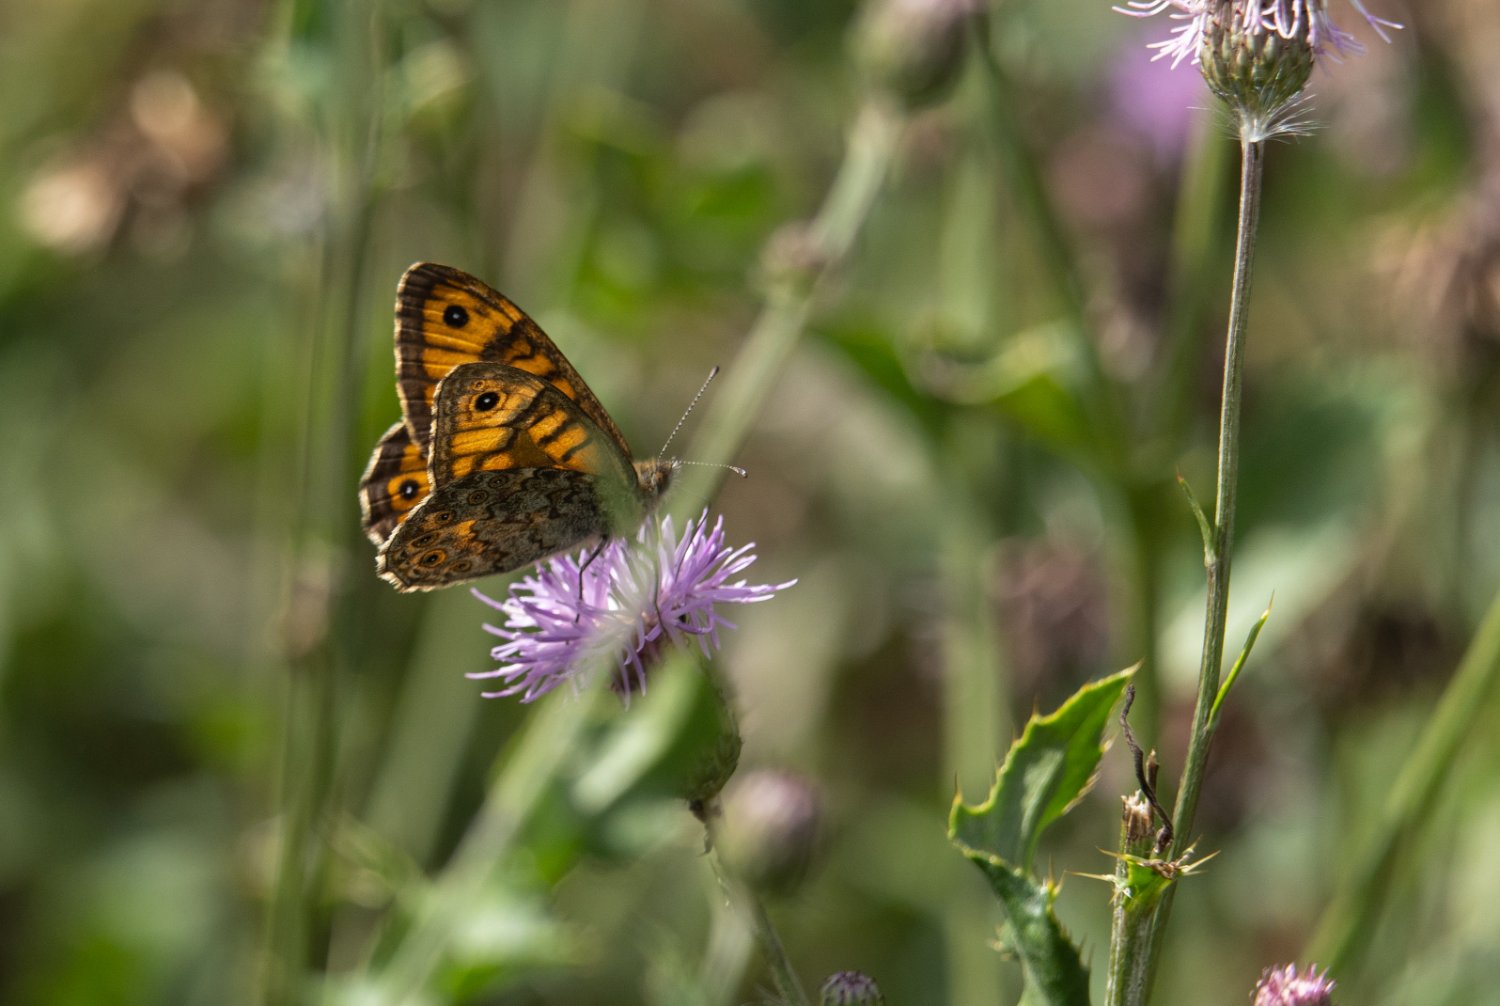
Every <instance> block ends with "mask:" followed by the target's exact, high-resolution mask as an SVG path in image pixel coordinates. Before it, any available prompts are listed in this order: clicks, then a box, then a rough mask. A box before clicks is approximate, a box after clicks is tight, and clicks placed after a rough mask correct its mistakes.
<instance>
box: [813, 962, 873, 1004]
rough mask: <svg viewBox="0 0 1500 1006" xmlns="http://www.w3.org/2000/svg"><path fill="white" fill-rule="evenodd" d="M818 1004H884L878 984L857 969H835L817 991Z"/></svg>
mask: <svg viewBox="0 0 1500 1006" xmlns="http://www.w3.org/2000/svg"><path fill="white" fill-rule="evenodd" d="M818 1002H819V1004H820V1006H885V996H883V995H881V994H880V986H879V985H876V984H875V982H874V980H873V979H871V978H870V977H868V976H867V975H862V974H860V973H859V972H858V971H835V972H834V973H833V974H831V975H829V976H828V980H827V981H826V982H824V983H823V988H822V991H820V992H819V993H818Z"/></svg>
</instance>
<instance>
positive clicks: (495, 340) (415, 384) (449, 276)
mask: <svg viewBox="0 0 1500 1006" xmlns="http://www.w3.org/2000/svg"><path fill="white" fill-rule="evenodd" d="M479 361H485V362H489V363H501V364H505V365H506V366H510V367H514V368H516V369H517V370H522V371H525V372H526V373H528V374H532V375H534V376H536V377H538V378H540V379H541V380H543V381H545V382H546V383H547V384H550V385H552V386H553V387H554V388H556V389H557V390H558V391H560V392H562V394H563V395H565V396H566V397H567V398H569V399H570V400H572V401H573V402H575V403H577V405H578V407H579V408H580V409H582V410H583V414H584V415H586V416H588V417H589V419H590V420H592V421H593V423H594V425H595V426H597V427H599V428H600V429H601V430H603V431H604V432H605V433H606V434H607V435H608V436H609V437H610V438H611V439H612V440H614V442H615V443H616V444H617V445H618V446H619V448H620V450H621V452H622V453H624V454H626V455H627V456H628V455H629V453H630V448H629V447H628V446H627V445H626V443H625V438H624V436H623V435H622V434H621V433H620V429H619V427H617V426H616V425H615V422H614V420H613V419H611V418H610V416H609V413H608V412H606V411H605V410H604V406H603V405H601V404H599V400H598V399H597V398H595V397H594V393H593V392H592V391H590V390H589V386H588V385H587V384H585V383H584V381H583V378H582V377H580V376H579V375H578V371H576V370H574V369H573V365H572V364H570V363H569V362H568V360H567V358H566V357H564V356H563V354H562V353H561V352H560V351H559V350H558V348H557V347H556V346H555V345H553V343H552V340H551V339H549V338H548V337H547V334H546V333H545V332H543V331H542V330H541V327H540V326H538V325H537V323H536V322H534V321H532V320H531V319H530V318H529V317H527V315H526V313H525V312H524V311H522V310H521V309H520V308H518V307H517V306H516V305H515V304H514V303H512V302H511V301H510V299H509V298H507V297H506V296H505V295H503V294H501V293H500V292H498V291H496V290H494V289H492V288H491V287H490V286H489V285H488V284H486V283H484V282H483V281H482V280H479V279H476V278H475V277H473V276H470V275H469V274H468V273H466V272H463V271H461V270H459V269H454V268H452V267H451V266H445V265H437V264H436V263H433V262H419V263H417V264H416V265H414V266H412V267H411V268H409V269H407V270H406V273H405V275H403V276H402V277H401V282H400V284H399V285H398V286H397V288H396V391H397V394H398V395H399V396H400V398H401V409H402V412H403V413H404V415H405V417H406V425H407V429H408V430H410V431H411V435H412V438H413V439H414V440H415V441H416V442H417V443H418V444H419V445H420V446H421V448H422V450H424V451H428V450H430V445H431V440H432V419H433V413H434V411H435V407H434V401H435V398H436V395H437V386H438V384H439V383H440V382H441V381H442V380H443V378H444V377H446V376H447V375H448V374H450V373H451V372H452V371H453V370H454V369H455V368H457V367H459V366H462V365H463V364H465V363H475V362H479Z"/></svg>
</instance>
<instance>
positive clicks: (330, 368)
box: [259, 5, 384, 1004]
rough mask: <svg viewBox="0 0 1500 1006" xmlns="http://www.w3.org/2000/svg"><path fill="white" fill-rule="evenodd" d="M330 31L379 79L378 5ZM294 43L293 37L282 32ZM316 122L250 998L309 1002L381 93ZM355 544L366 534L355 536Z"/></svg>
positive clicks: (347, 71) (331, 106)
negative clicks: (266, 846) (257, 972)
mask: <svg viewBox="0 0 1500 1006" xmlns="http://www.w3.org/2000/svg"><path fill="white" fill-rule="evenodd" d="M338 11H339V13H338V18H339V20H338V21H337V28H338V30H337V31H336V32H335V33H334V35H333V38H334V41H332V42H330V43H328V44H329V45H330V47H331V49H332V53H333V57H334V58H335V59H336V60H337V61H338V65H339V70H340V72H339V74H338V78H339V79H341V80H347V81H368V80H372V79H373V80H379V79H381V74H379V73H378V72H376V70H375V68H376V67H377V66H378V65H379V62H380V53H381V52H382V51H383V45H382V41H381V30H382V26H383V23H384V22H383V21H382V16H381V12H380V10H379V8H378V7H375V8H365V7H361V6H359V5H341V6H340V7H339V8H338ZM285 44H287V45H288V46H290V45H291V44H292V43H291V41H290V40H287V41H286V43H285ZM325 107H326V108H327V109H328V117H327V119H326V120H323V121H322V122H320V127H321V128H322V129H323V130H324V132H325V135H328V136H329V137H331V140H330V141H329V149H328V150H327V151H326V153H327V156H328V161H329V164H330V170H329V172H328V174H327V176H326V177H325V179H324V184H325V186H326V191H327V194H328V197H329V200H330V203H331V212H330V218H331V221H332V222H331V224H330V225H329V227H328V229H327V231H326V233H324V234H323V235H322V248H321V249H320V253H321V259H322V262H321V270H320V271H319V272H317V273H316V274H314V275H312V276H310V277H309V282H308V284H307V287H306V292H308V294H309V295H311V293H312V291H314V290H316V291H317V292H318V294H319V296H318V304H319V311H318V313H317V314H316V315H315V318H316V321H315V323H314V324H315V330H314V331H313V332H312V333H311V337H310V338H309V339H308V340H307V343H308V353H307V357H306V363H305V365H304V367H303V368H302V373H301V374H300V375H299V376H301V377H302V378H303V380H304V381H305V384H304V386H303V393H304V398H303V402H304V404H303V417H302V418H303V437H302V442H301V444H300V451H301V457H300V464H301V468H300V471H299V472H298V473H297V479H296V481H297V490H298V496H297V498H298V500H299V505H298V506H297V508H296V510H295V518H294V519H295V524H294V528H293V536H292V541H293V565H292V569H291V572H290V575H289V577H288V582H287V583H286V585H285V590H286V595H287V596H286V601H285V608H286V610H287V611H288V613H289V625H292V626H294V628H293V629H292V631H291V633H290V637H291V638H289V639H288V654H287V657H286V666H285V671H286V674H287V678H288V683H287V696H286V702H285V706H284V712H283V720H282V724H281V727H282V731H283V746H282V761H281V764H280V766H279V772H280V783H279V791H280V792H279V801H280V804H281V806H282V807H283V808H284V810H283V813H282V817H281V829H280V834H279V838H280V846H279V849H278V853H279V858H278V862H277V864H276V877H275V881H274V885H273V887H272V892H271V902H270V905H269V906H268V908H267V913H266V923H265V931H264V937H263V938H264V946H265V954H264V957H263V960H262V974H261V987H260V989H259V995H260V1001H261V1002H264V1003H267V1004H279V1003H297V1002H302V1001H304V1000H305V998H306V997H305V995H304V987H305V985H306V984H307V979H308V975H309V973H310V972H312V971H313V970H314V969H315V968H317V967H319V966H320V965H321V959H322V957H323V956H324V953H323V946H324V944H323V939H324V935H325V933H324V931H325V930H326V928H327V926H326V923H327V916H326V901H325V898H324V882H323V877H324V872H325V870H326V868H327V859H328V857H327V842H326V841H324V836H325V828H326V827H327V824H328V822H329V821H331V820H334V819H335V818H336V817H337V815H338V799H339V793H338V787H337V785H336V782H337V761H338V741H339V734H338V724H337V717H336V711H337V709H338V684H339V679H340V677H341V676H343V675H344V674H346V673H347V671H348V668H349V667H350V666H351V664H353V663H354V662H355V656H354V646H355V645H356V644H355V643H354V642H353V641H354V640H356V639H357V638H358V627H359V625H360V623H361V618H360V617H359V612H358V611H356V609H355V605H356V603H357V602H356V601H355V600H354V599H353V598H351V595H350V593H349V592H348V591H344V590H338V589H335V588H333V587H332V586H331V585H332V584H333V583H334V582H335V580H336V577H337V563H336V562H335V561H334V560H333V559H332V558H331V557H330V556H331V555H332V554H336V552H337V550H338V549H340V548H346V547H348V546H352V545H353V544H354V540H355V539H356V538H357V537H358V536H357V534H356V533H355V531H354V529H353V527H352V524H351V523H350V521H349V520H348V519H347V514H348V507H349V497H348V495H347V494H348V492H349V489H348V486H349V485H350V483H351V479H352V476H353V475H354V473H355V472H354V471H351V470H349V469H350V463H349V462H350V459H351V458H352V457H353V456H354V455H353V453H352V451H351V446H350V445H351V444H352V443H353V442H354V427H355V423H356V409H355V400H354V396H355V387H354V385H353V384H352V383H351V382H350V381H349V380H348V375H349V374H350V373H352V372H355V371H357V370H358V369H359V366H358V361H360V360H361V359H362V349H361V346H362V345H363V340H364V335H365V333H364V332H363V331H361V330H360V325H359V304H360V300H361V297H360V295H361V292H362V290H363V289H364V269H365V264H366V248H367V246H368V244H369V239H370V231H371V227H372V220H373V204H374V198H375V195H374V184H373V179H374V176H375V167H376V163H377V160H378V142H379V139H380V130H379V123H380V121H381V117H380V115H379V114H377V113H378V109H379V108H380V107H381V92H380V89H379V88H378V87H370V86H365V85H362V86H358V87H355V86H352V85H351V86H349V87H345V88H343V89H342V90H340V91H339V92H337V93H336V94H335V95H333V96H332V97H331V100H329V101H328V102H327V103H326V106H325ZM359 544H360V545H363V542H360V543H359Z"/></svg>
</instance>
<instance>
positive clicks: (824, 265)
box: [672, 97, 904, 515]
mask: <svg viewBox="0 0 1500 1006" xmlns="http://www.w3.org/2000/svg"><path fill="white" fill-rule="evenodd" d="M903 122H904V120H903V118H902V117H901V115H900V113H899V111H898V110H897V109H895V108H894V107H892V106H891V104H890V103H889V102H888V101H885V100H882V99H880V98H874V97H872V98H870V99H868V100H867V101H866V102H865V104H864V106H863V107H862V108H861V109H860V110H859V112H858V113H857V114H856V115H855V117H854V121H853V124H852V125H851V126H850V128H849V140H848V144H847V147H846V149H845V152H844V159H843V162H842V163H841V164H840V165H839V169H838V173H837V174H836V175H835V176H834V180H833V183H832V184H831V185H830V187H829V190H828V194H827V195H826V196H825V197H824V199H823V205H822V206H821V207H820V208H819V209H818V213H817V215H816V216H815V217H814V218H813V219H812V221H811V222H810V223H808V224H807V225H806V228H805V230H804V232H803V236H804V239H805V240H804V243H803V246H802V247H801V249H800V251H799V252H798V253H797V254H798V255H799V256H800V257H801V258H802V259H803V260H804V261H805V263H806V271H805V272H804V273H801V274H800V275H799V276H797V277H796V278H795V279H791V280H788V279H786V278H772V279H771V281H770V289H769V290H768V292H767V296H766V304H765V306H764V307H763V308H762V309H761V312H760V315H759V317H757V318H756V320H755V324H754V325H753V326H752V328H751V330H750V334H749V335H748V336H747V337H746V339H745V345H744V348H743V349H742V350H741V351H740V353H739V355H738V356H737V357H736V358H735V359H734V361H733V362H732V364H731V365H730V366H728V367H726V368H725V370H724V381H723V386H722V387H721V388H720V389H719V390H718V392H717V393H716V394H715V396H714V397H713V398H712V399H710V400H709V401H708V403H707V406H706V410H705V411H707V413H708V415H707V416H706V417H705V418H704V420H703V427H702V432H701V433H699V434H698V435H697V436H696V437H695V438H694V439H693V441H692V444H691V445H690V446H689V448H688V449H687V450H686V451H684V452H683V456H684V457H688V458H691V459H692V460H693V461H694V462H706V463H707V464H719V463H723V462H727V461H729V460H731V459H732V458H733V457H734V455H735V452H736V451H738V450H739V445H740V444H741V443H743V442H744V439H745V436H746V435H747V434H748V432H749V430H750V426H751V424H752V423H754V421H755V418H756V416H758V415H759V414H760V410H761V408H762V407H763V406H764V405H765V403H766V400H767V399H768V398H769V396H770V394H771V389H772V388H774V387H775V385H776V381H777V379H778V378H779V377H780V376H781V373H782V370H783V369H784V368H785V367H786V361H787V358H788V357H789V356H790V355H791V352H792V350H793V349H794V348H796V345H797V341H798V340H799V339H800V338H801V336H802V332H803V330H804V329H805V328H806V325H807V319H808V317H809V315H810V314H811V312H812V307H813V303H814V301H815V299H816V296H817V294H818V292H819V290H820V289H821V286H822V280H823V278H824V277H825V276H827V275H828V274H829V273H830V272H832V271H833V270H834V269H835V268H836V267H837V266H838V265H839V264H841V263H842V262H843V260H844V258H845V257H846V256H847V255H848V254H849V251H850V250H851V249H852V248H853V246H854V242H855V239H856V238H857V237H858V236H859V234H860V232H861V231H862V230H863V229H864V225H865V222H866V221H867V220H868V219H869V215H870V211H871V209H872V208H873V207H874V205H875V199H876V196H877V195H879V193H880V191H881V189H882V187H883V186H884V185H885V180H886V176H887V175H888V174H889V173H890V169H891V165H892V164H893V163H894V161H895V157H896V150H897V147H898V144H899V140H900V138H901V133H902V129H901V127H902V125H903ZM724 475H725V473H724V471H723V470H722V469H719V470H715V469H713V468H709V467H703V466H698V467H694V468H692V469H689V470H688V471H687V472H685V473H683V475H682V476H681V477H680V478H679V487H678V488H677V489H676V490H675V491H674V492H673V494H672V511H673V512H674V513H680V514H683V515H686V514H688V513H691V512H694V511H695V510H696V508H697V507H699V506H701V505H702V502H701V501H702V500H703V499H704V498H706V497H707V496H709V495H711V494H712V492H713V490H714V489H716V488H717V486H718V484H719V483H720V482H721V481H723V478H724Z"/></svg>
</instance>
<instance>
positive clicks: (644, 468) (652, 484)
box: [635, 458, 682, 500]
mask: <svg viewBox="0 0 1500 1006" xmlns="http://www.w3.org/2000/svg"><path fill="white" fill-rule="evenodd" d="M680 467H682V462H681V461H678V460H677V459H676V458H647V459H646V460H644V461H637V462H636V463H635V477H636V478H637V479H638V480H639V481H640V483H641V489H643V490H644V491H645V493H646V495H647V496H648V497H650V498H651V499H653V500H654V499H659V498H660V497H661V494H662V493H664V492H666V491H667V487H668V486H670V485H671V484H672V477H673V476H674V475H676V474H677V469H678V468H680Z"/></svg>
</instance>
